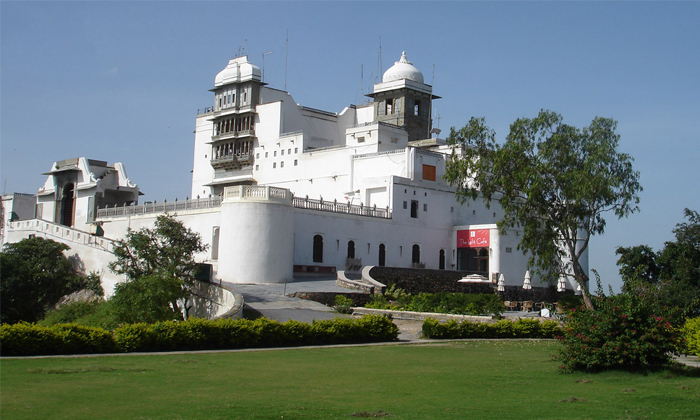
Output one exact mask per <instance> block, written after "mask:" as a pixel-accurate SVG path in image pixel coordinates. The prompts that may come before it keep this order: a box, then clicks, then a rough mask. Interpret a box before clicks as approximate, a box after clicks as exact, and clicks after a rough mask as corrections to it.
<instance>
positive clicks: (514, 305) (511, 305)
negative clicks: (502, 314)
mask: <svg viewBox="0 0 700 420" xmlns="http://www.w3.org/2000/svg"><path fill="white" fill-rule="evenodd" d="M503 305H505V307H506V311H516V310H517V309H518V302H513V301H510V300H507V301H505V302H503Z"/></svg>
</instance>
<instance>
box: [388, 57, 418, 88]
mask: <svg viewBox="0 0 700 420" xmlns="http://www.w3.org/2000/svg"><path fill="white" fill-rule="evenodd" d="M400 79H408V80H413V81H414V82H418V83H424V82H423V73H421V72H420V70H418V69H417V68H415V67H414V66H413V63H411V62H410V61H408V59H406V51H404V52H402V53H401V59H400V60H399V61H397V62H396V63H394V65H393V66H391V67H390V68H389V70H387V71H385V72H384V76H382V82H391V81H392V80H400Z"/></svg>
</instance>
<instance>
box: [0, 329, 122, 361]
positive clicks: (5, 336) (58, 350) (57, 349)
mask: <svg viewBox="0 0 700 420" xmlns="http://www.w3.org/2000/svg"><path fill="white" fill-rule="evenodd" d="M0 346H2V347H1V348H0V352H1V353H2V355H3V356H34V355H41V354H89V353H108V352H113V351H115V350H116V347H115V343H114V340H113V339H112V335H111V334H110V333H109V331H105V330H103V329H101V328H93V327H85V326H81V325H77V324H58V325H53V326H51V327H43V326H40V325H36V324H28V323H24V322H22V323H18V324H13V325H8V324H3V325H1V326H0Z"/></svg>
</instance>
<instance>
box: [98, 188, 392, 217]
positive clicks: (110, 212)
mask: <svg viewBox="0 0 700 420" xmlns="http://www.w3.org/2000/svg"><path fill="white" fill-rule="evenodd" d="M245 197H255V198H263V199H275V200H289V199H290V198H291V199H292V205H293V206H294V207H295V208H298V209H307V210H318V211H326V212H331V213H343V214H352V215H355V216H366V217H377V218H381V219H391V218H392V214H391V209H390V208H389V206H387V207H377V206H376V205H374V206H365V205H362V204H359V205H358V204H351V203H350V202H346V203H343V202H339V201H337V200H333V201H325V200H323V198H321V199H318V200H316V199H312V198H309V197H308V196H306V197H294V196H292V193H291V192H290V191H289V190H287V189H285V188H277V187H268V186H257V185H239V186H236V187H226V188H225V189H224V194H222V195H215V196H211V197H207V198H197V199H192V200H190V199H186V200H181V201H178V200H177V199H176V200H175V201H171V202H168V201H164V202H162V203H157V202H151V203H145V204H140V205H130V206H126V205H125V206H114V207H105V208H99V209H97V218H98V219H100V218H108V217H123V216H136V215H140V214H150V213H164V212H175V211H182V210H197V209H208V208H215V207H220V206H221V203H222V201H223V200H225V199H237V198H245Z"/></svg>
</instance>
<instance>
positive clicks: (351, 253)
mask: <svg viewBox="0 0 700 420" xmlns="http://www.w3.org/2000/svg"><path fill="white" fill-rule="evenodd" d="M348 258H355V241H348Z"/></svg>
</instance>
